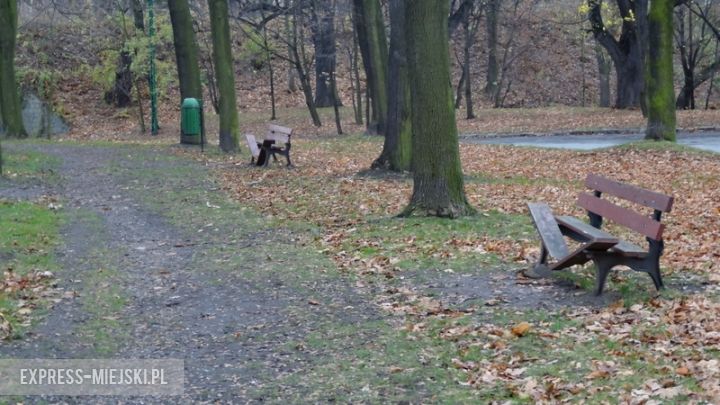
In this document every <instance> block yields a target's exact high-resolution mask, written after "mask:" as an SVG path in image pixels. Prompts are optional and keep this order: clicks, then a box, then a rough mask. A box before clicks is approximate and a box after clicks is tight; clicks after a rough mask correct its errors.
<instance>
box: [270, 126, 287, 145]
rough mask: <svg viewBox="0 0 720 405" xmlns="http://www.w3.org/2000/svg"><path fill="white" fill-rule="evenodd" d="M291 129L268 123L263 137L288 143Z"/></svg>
mask: <svg viewBox="0 0 720 405" xmlns="http://www.w3.org/2000/svg"><path fill="white" fill-rule="evenodd" d="M292 132H293V130H292V129H291V128H288V127H282V126H280V125H274V124H269V125H268V132H267V135H265V139H272V140H274V141H275V142H276V143H288V142H290V136H291V135H292Z"/></svg>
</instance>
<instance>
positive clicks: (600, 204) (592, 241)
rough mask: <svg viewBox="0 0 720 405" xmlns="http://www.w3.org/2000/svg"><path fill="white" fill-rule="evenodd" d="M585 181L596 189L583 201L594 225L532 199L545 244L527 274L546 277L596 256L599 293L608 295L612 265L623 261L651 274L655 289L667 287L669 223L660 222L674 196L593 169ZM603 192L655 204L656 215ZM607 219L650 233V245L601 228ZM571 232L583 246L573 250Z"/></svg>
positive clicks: (582, 197) (581, 197)
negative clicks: (664, 259)
mask: <svg viewBox="0 0 720 405" xmlns="http://www.w3.org/2000/svg"><path fill="white" fill-rule="evenodd" d="M585 186H586V187H588V188H589V189H592V190H593V191H594V192H593V194H589V193H582V194H580V195H579V197H578V200H577V205H578V206H580V207H582V208H584V209H586V210H587V212H588V216H589V219H590V223H589V224H588V223H586V222H584V221H581V220H579V219H577V218H574V217H570V216H554V215H553V213H552V211H551V210H550V207H548V205H547V204H544V203H530V204H528V207H529V208H530V215H531V216H532V219H533V221H534V222H535V227H536V228H537V231H538V233H539V234H540V239H541V241H542V249H541V252H540V259H539V260H538V262H537V264H535V266H534V267H533V268H532V269H530V270H529V271H528V272H527V273H526V275H528V276H530V277H542V276H545V275H547V274H548V273H549V270H561V269H565V268H568V267H570V266H573V265H576V264H585V263H587V262H589V261H591V260H592V261H593V262H594V264H595V266H596V289H595V293H596V294H597V295H600V294H602V291H603V287H604V285H605V280H606V278H607V275H608V273H609V272H610V270H611V269H612V268H613V267H615V266H620V265H624V266H628V267H630V268H631V269H633V270H636V271H642V272H646V273H648V274H649V275H650V278H652V281H653V283H654V284H655V288H656V289H658V290H659V289H660V288H662V287H663V282H662V277H661V276H660V256H661V255H662V253H663V248H664V243H663V239H662V235H663V230H664V229H665V225H664V224H662V223H660V218H661V216H662V213H663V212H670V210H671V209H672V205H673V197H671V196H667V195H664V194H660V193H656V192H654V191H648V190H644V189H642V188H639V187H635V186H632V185H629V184H624V183H620V182H617V181H614V180H610V179H607V178H605V177H602V176H598V175H594V174H588V176H587V178H586V179H585ZM603 193H605V194H609V195H612V196H615V197H618V198H620V199H623V200H626V201H630V202H633V203H636V204H639V205H642V206H645V207H649V208H652V209H653V210H654V211H653V214H652V215H650V216H645V215H643V214H639V213H637V212H635V211H633V210H631V209H627V208H624V207H621V206H619V205H615V204H613V203H612V202H610V201H608V200H607V199H603V198H601V196H602V194H603ZM603 219H609V220H611V221H613V222H614V223H617V224H619V225H622V226H624V227H626V228H629V229H631V230H633V231H635V232H638V233H640V234H641V235H643V236H645V238H646V240H647V242H648V248H647V249H643V248H641V247H640V246H637V245H635V244H632V243H630V242H627V241H624V240H622V239H620V238H618V237H616V236H613V235H611V234H609V233H607V232H605V231H602V230H601V229H600V227H601V226H602V223H603ZM565 237H569V238H570V239H572V240H574V241H576V242H579V243H580V245H579V247H578V248H577V249H575V250H573V251H572V252H571V251H570V250H569V249H568V245H567V243H566V241H565Z"/></svg>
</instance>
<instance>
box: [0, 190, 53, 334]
mask: <svg viewBox="0 0 720 405" xmlns="http://www.w3.org/2000/svg"><path fill="white" fill-rule="evenodd" d="M61 221H62V216H61V214H59V213H58V212H56V211H53V210H50V209H48V208H46V207H44V206H41V205H38V204H33V203H30V202H9V201H0V230H2V232H0V273H3V274H4V273H6V272H12V274H14V277H15V278H17V277H25V276H28V275H31V274H32V273H34V272H44V271H52V272H55V271H57V268H58V266H57V263H56V261H55V255H54V252H53V250H54V248H55V245H56V244H57V243H58V240H59V237H58V230H59V227H60V224H61ZM3 274H0V276H2V277H4V275H3ZM43 283H47V282H43ZM28 297H34V295H33V293H32V292H30V291H27V290H25V289H23V290H18V291H12V292H5V291H1V290H0V312H2V313H3V314H4V316H5V318H6V319H7V320H8V322H10V324H11V326H12V328H13V331H14V332H15V337H20V336H21V335H22V331H23V330H25V328H26V327H27V326H29V325H28V323H27V322H26V320H25V319H24V318H25V317H21V316H19V314H18V311H19V310H20V309H21V308H20V307H19V306H18V305H19V302H20V300H21V299H23V300H25V301H28ZM36 298H37V297H36ZM37 301H38V302H37V305H35V302H34V301H33V305H34V306H35V309H34V314H35V315H37V314H39V313H40V312H42V309H43V308H44V307H45V304H46V303H45V302H44V301H43V300H42V299H39V298H38V299H37Z"/></svg>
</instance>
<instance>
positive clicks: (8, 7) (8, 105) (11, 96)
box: [0, 0, 27, 137]
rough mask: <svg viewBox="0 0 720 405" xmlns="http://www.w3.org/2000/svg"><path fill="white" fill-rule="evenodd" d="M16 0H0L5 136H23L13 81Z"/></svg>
mask: <svg viewBox="0 0 720 405" xmlns="http://www.w3.org/2000/svg"><path fill="white" fill-rule="evenodd" d="M16 35H17V2H16V1H15V0H0V116H2V120H0V121H2V123H3V124H4V128H5V133H6V134H7V136H13V137H25V136H27V134H26V133H25V127H24V125H23V121H22V109H21V107H20V93H19V91H18V85H17V82H16V81H15V36H16Z"/></svg>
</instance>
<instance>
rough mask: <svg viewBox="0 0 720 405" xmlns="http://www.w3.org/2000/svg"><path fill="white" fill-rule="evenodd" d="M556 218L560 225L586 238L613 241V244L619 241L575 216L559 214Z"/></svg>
mask: <svg viewBox="0 0 720 405" xmlns="http://www.w3.org/2000/svg"><path fill="white" fill-rule="evenodd" d="M556 220H557V222H558V224H560V226H564V227H566V228H568V229H571V230H573V231H575V232H576V233H579V234H580V235H583V236H584V237H585V239H587V240H597V241H603V242H614V244H617V243H620V240H619V239H618V238H616V237H615V236H613V235H611V234H609V233H607V232H605V231H603V230H601V229H597V228H595V227H594V226H592V225H590V224H588V223H585V222H583V221H581V220H579V219H577V218H575V217H570V216H560V217H556Z"/></svg>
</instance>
